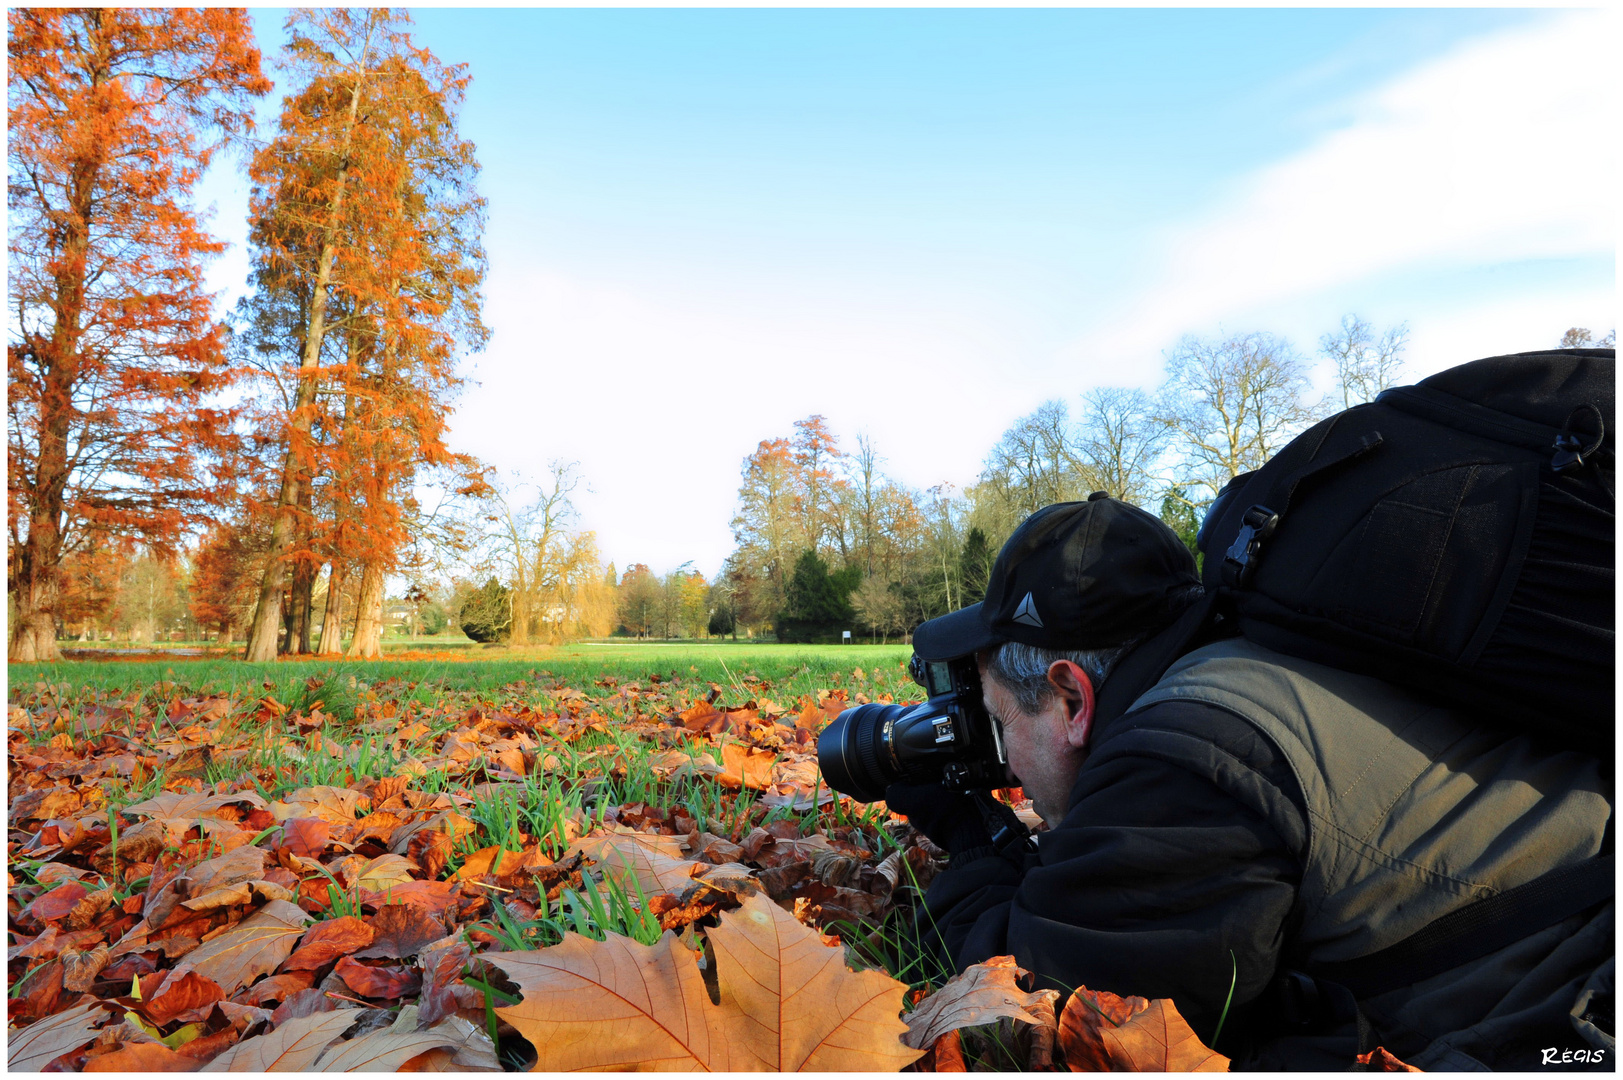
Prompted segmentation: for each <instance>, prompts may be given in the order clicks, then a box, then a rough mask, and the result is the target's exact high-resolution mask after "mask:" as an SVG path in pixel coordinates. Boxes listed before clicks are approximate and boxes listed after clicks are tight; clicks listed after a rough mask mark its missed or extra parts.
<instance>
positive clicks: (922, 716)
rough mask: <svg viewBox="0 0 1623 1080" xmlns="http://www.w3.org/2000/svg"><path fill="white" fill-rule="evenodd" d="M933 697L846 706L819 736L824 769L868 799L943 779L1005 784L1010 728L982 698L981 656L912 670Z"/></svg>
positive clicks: (972, 786)
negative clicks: (978, 665)
mask: <svg viewBox="0 0 1623 1080" xmlns="http://www.w3.org/2000/svg"><path fill="white" fill-rule="evenodd" d="M908 672H909V674H911V675H912V676H913V680H914V681H915V682H917V683H918V684H919V685H920V686H922V687H924V689H925V690H926V691H927V692H928V693H929V695H930V697H929V700H927V701H924V702H921V703H920V704H917V705H858V706H857V707H856V708H854V709H846V710H845V711H844V712H842V713H840V715H839V716H838V717H837V718H836V719H835V721H834V722H833V723H832V724H830V725H829V726H828V727H827V729H825V730H824V731H823V733H822V735H820V736H819V737H818V739H817V764H818V766H819V767H820V768H821V769H822V772H823V779H824V781H825V782H826V783H827V784H828V786H829V787H831V788H833V789H834V790H835V791H839V792H842V793H843V794H846V795H850V796H851V797H852V798H854V799H858V800H860V801H862V802H875V801H877V800H879V799H882V798H884V796H885V788H886V787H888V786H889V785H891V784H893V783H896V782H898V781H903V782H907V783H921V784H922V783H930V782H933V781H937V780H939V781H941V782H942V783H943V784H944V785H945V786H946V787H947V788H948V789H949V790H952V791H972V790H976V789H983V788H996V787H1005V786H1007V785H1008V784H1009V782H1010V780H1009V775H1008V754H1007V753H1006V752H1005V750H1004V748H1003V729H1002V728H1001V727H1000V726H999V724H998V722H997V721H996V720H995V719H993V718H992V716H991V714H990V713H988V712H987V711H986V706H985V705H984V704H983V703H982V700H981V679H980V672H979V670H978V669H977V668H976V666H975V658H974V657H973V656H964V657H959V658H957V659H954V660H940V661H925V660H922V659H920V658H919V656H918V655H917V654H915V655H914V656H913V659H912V661H911V663H909V665H908Z"/></svg>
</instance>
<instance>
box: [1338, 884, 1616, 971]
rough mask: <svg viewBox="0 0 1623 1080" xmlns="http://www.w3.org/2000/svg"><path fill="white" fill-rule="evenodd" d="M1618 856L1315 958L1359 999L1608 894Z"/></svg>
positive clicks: (1490, 948) (1489, 948)
mask: <svg viewBox="0 0 1623 1080" xmlns="http://www.w3.org/2000/svg"><path fill="white" fill-rule="evenodd" d="M1616 872H1617V856H1616V855H1599V856H1596V857H1594V858H1590V859H1585V860H1584V861H1583V862H1579V863H1572V864H1570V865H1567V866H1562V867H1558V868H1556V869H1554V870H1551V871H1549V872H1548V873H1545V874H1543V875H1541V876H1539V877H1536V878H1534V879H1533V880H1532V881H1529V882H1527V883H1526V884H1523V885H1518V886H1516V887H1515V888H1514V889H1506V890H1505V891H1504V892H1502V893H1499V894H1498V895H1497V896H1490V897H1488V898H1487V899H1486V900H1478V901H1477V902H1476V903H1474V904H1470V905H1468V906H1466V907H1463V908H1460V909H1459V910H1458V911H1455V912H1452V913H1450V914H1448V915H1444V916H1443V917H1442V918H1440V919H1438V920H1437V921H1436V922H1433V923H1431V924H1430V925H1428V926H1426V927H1424V928H1423V929H1421V930H1419V931H1417V932H1415V933H1413V934H1411V935H1409V936H1408V937H1406V938H1404V939H1403V940H1402V941H1400V942H1398V943H1397V944H1396V945H1389V946H1387V947H1386V948H1384V949H1382V950H1381V951H1380V952H1377V953H1371V954H1370V955H1368V956H1360V957H1358V958H1357V959H1356V960H1343V961H1340V962H1339V963H1332V964H1317V965H1314V967H1313V969H1312V973H1313V975H1314V977H1315V978H1317V979H1319V980H1322V981H1324V982H1333V983H1339V984H1340V985H1342V986H1345V987H1346V988H1347V989H1348V990H1351V991H1352V993H1353V996H1354V997H1357V998H1359V999H1363V998H1370V997H1374V996H1376V995H1378V994H1384V993H1386V992H1387V991H1388V990H1396V989H1397V988H1398V987H1400V986H1411V985H1413V984H1415V983H1417V982H1422V981H1424V980H1426V979H1429V978H1431V977H1432V976H1433V975H1441V974H1442V973H1443V972H1445V971H1448V970H1450V969H1451V968H1456V967H1459V966H1460V965H1461V964H1464V963H1468V962H1469V961H1472V960H1475V959H1477V958H1478V957H1480V956H1486V955H1488V954H1489V953H1491V952H1494V951H1496V950H1498V949H1502V948H1504V947H1505V946H1506V945H1510V944H1512V943H1513V942H1516V941H1520V940H1521V939H1522V938H1524V937H1527V936H1529V935H1530V934H1534V933H1537V932H1538V931H1540V930H1543V929H1545V928H1547V927H1551V926H1554V925H1555V924H1556V923H1558V922H1560V921H1561V920H1562V919H1565V918H1567V917H1569V916H1572V915H1576V914H1578V912H1580V911H1583V910H1584V909H1585V908H1589V907H1593V906H1594V905H1596V904H1598V903H1600V902H1601V901H1603V900H1607V899H1609V898H1611V896H1612V895H1613V890H1614V887H1615V884H1614V883H1615V876H1616Z"/></svg>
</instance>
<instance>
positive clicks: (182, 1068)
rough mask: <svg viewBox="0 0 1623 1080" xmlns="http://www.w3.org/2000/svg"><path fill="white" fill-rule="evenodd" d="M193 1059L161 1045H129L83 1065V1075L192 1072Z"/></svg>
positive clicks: (194, 1069)
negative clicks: (95, 1073) (98, 1073)
mask: <svg viewBox="0 0 1623 1080" xmlns="http://www.w3.org/2000/svg"><path fill="white" fill-rule="evenodd" d="M197 1066H198V1062H197V1059H196V1058H190V1057H186V1056H185V1055H183V1054H178V1053H176V1052H175V1051H173V1050H171V1049H169V1048H168V1047H167V1046H165V1045H163V1044H162V1043H155V1042H143V1043H130V1044H128V1045H126V1046H123V1047H120V1048H119V1049H117V1050H114V1051H113V1052H112V1053H111V1054H102V1055H101V1056H100V1057H93V1058H91V1059H90V1060H89V1061H87V1062H85V1072H114V1073H158V1072H196V1071H197Z"/></svg>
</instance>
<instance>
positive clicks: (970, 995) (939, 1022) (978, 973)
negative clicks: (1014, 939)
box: [902, 956, 1059, 1072]
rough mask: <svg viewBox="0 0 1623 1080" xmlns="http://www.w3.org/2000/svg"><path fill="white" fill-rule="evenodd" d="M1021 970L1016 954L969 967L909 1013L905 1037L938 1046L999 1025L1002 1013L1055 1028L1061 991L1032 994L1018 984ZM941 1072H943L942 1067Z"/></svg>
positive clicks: (910, 1043) (909, 1042)
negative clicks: (969, 1030)
mask: <svg viewBox="0 0 1623 1080" xmlns="http://www.w3.org/2000/svg"><path fill="white" fill-rule="evenodd" d="M1023 974H1025V972H1023V971H1022V970H1021V969H1020V968H1019V966H1018V965H1016V964H1015V962H1014V957H1012V956H995V957H993V958H992V959H990V960H988V961H986V963H984V964H974V965H971V966H970V967H968V968H965V969H964V971H963V973H962V974H960V975H956V976H954V977H953V978H952V979H951V980H949V981H948V983H947V985H945V986H943V987H942V988H941V989H940V990H937V991H936V992H935V993H933V994H931V995H930V996H929V997H927V998H925V999H924V1001H923V1002H922V1003H920V1004H919V1005H918V1007H916V1008H915V1009H914V1010H913V1011H912V1012H910V1013H908V1014H907V1034H906V1035H903V1036H902V1041H903V1042H904V1043H906V1044H907V1045H908V1046H912V1047H918V1048H920V1049H922V1048H924V1047H927V1046H935V1045H937V1044H939V1042H940V1040H941V1038H942V1037H943V1036H944V1035H946V1034H947V1033H948V1032H950V1031H957V1030H959V1029H960V1028H966V1027H980V1026H981V1025H983V1024H995V1023H997V1021H999V1020H1001V1019H1003V1018H1004V1017H1008V1018H1010V1019H1013V1020H1019V1021H1022V1022H1024V1023H1027V1024H1035V1025H1038V1026H1042V1027H1052V1026H1053V1024H1054V999H1055V998H1057V997H1059V992H1058V991H1057V990H1038V991H1035V992H1031V993H1028V992H1026V991H1024V990H1022V989H1020V987H1019V985H1018V984H1017V982H1016V980H1017V979H1019V977H1020V976H1021V975H1023ZM937 1071H938V1072H939V1071H941V1070H940V1067H939V1066H938V1067H937Z"/></svg>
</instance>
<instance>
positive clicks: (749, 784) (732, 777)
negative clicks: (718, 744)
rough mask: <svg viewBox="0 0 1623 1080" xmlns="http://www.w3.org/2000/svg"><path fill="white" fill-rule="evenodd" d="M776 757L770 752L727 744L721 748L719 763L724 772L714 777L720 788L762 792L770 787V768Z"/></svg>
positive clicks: (737, 744) (731, 743) (736, 744)
mask: <svg viewBox="0 0 1623 1080" xmlns="http://www.w3.org/2000/svg"><path fill="white" fill-rule="evenodd" d="M777 760H778V755H776V754H774V753H772V752H771V751H770V750H757V749H755V748H754V747H750V746H745V745H744V744H743V743H736V742H729V743H727V744H726V745H725V746H723V747H722V748H721V761H722V765H723V766H724V767H725V769H726V771H725V772H723V773H721V774H720V775H719V776H717V777H716V782H717V783H718V784H720V785H721V786H722V787H730V788H735V789H736V788H739V787H743V788H746V789H749V790H751V791H764V790H766V789H767V788H768V787H770V786H771V785H772V766H773V765H774V764H775V763H776V762H777Z"/></svg>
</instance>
